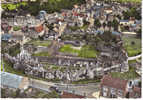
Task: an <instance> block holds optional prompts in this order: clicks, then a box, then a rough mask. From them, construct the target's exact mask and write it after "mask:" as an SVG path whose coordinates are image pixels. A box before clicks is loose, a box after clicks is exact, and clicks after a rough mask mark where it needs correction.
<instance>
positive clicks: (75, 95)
mask: <svg viewBox="0 0 143 100" xmlns="http://www.w3.org/2000/svg"><path fill="white" fill-rule="evenodd" d="M61 98H85V97H84V96H81V95H77V94H72V93H67V92H63V94H62V95H61Z"/></svg>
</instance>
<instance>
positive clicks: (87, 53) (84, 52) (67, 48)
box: [60, 45, 98, 58]
mask: <svg viewBox="0 0 143 100" xmlns="http://www.w3.org/2000/svg"><path fill="white" fill-rule="evenodd" d="M60 52H65V53H73V54H78V56H79V57H83V58H96V57H97V54H98V52H97V51H96V50H94V49H93V48H91V47H90V46H88V45H87V46H83V47H82V48H81V50H77V49H73V48H72V45H64V46H63V47H61V48H60Z"/></svg>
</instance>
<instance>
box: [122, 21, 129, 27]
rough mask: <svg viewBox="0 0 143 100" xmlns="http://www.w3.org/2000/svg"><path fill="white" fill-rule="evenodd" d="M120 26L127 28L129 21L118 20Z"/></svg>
mask: <svg viewBox="0 0 143 100" xmlns="http://www.w3.org/2000/svg"><path fill="white" fill-rule="evenodd" d="M120 25H124V26H127V25H129V21H128V20H120Z"/></svg>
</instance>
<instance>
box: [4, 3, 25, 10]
mask: <svg viewBox="0 0 143 100" xmlns="http://www.w3.org/2000/svg"><path fill="white" fill-rule="evenodd" d="M20 5H24V6H25V5H27V3H26V2H21V3H18V4H2V8H3V9H6V8H7V7H8V9H9V10H15V9H16V8H17V7H19V6H20Z"/></svg>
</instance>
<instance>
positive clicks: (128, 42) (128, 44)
mask: <svg viewBox="0 0 143 100" xmlns="http://www.w3.org/2000/svg"><path fill="white" fill-rule="evenodd" d="M122 39H123V42H124V48H125V50H126V51H127V53H128V56H129V57H131V56H135V55H138V54H140V53H141V39H137V38H136V37H123V38H122ZM133 42H134V43H133Z"/></svg>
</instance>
